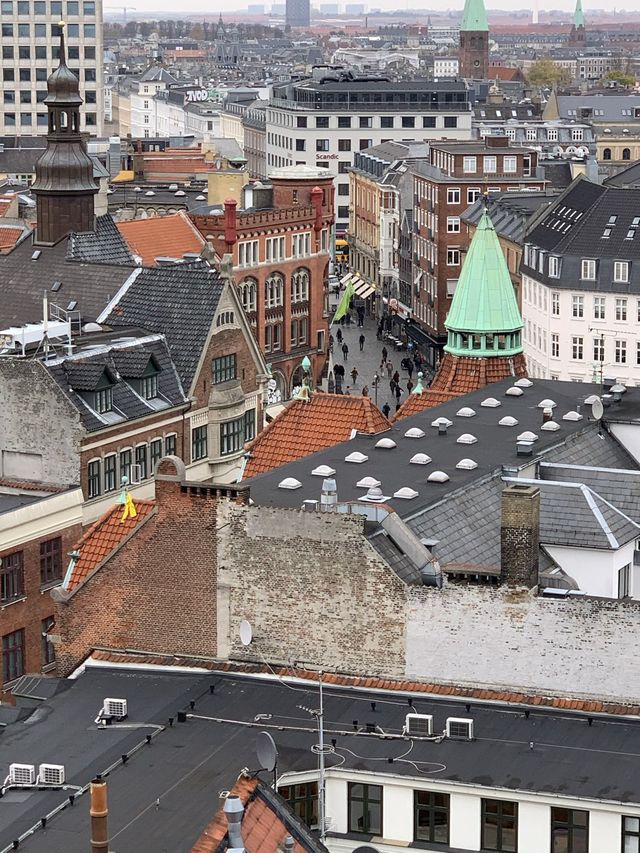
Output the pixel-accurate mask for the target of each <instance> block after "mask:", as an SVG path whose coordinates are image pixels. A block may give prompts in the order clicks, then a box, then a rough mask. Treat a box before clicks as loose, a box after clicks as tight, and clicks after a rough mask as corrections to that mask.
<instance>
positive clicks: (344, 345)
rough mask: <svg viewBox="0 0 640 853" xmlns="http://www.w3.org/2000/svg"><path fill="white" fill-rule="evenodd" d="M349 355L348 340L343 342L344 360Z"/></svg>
mask: <svg viewBox="0 0 640 853" xmlns="http://www.w3.org/2000/svg"><path fill="white" fill-rule="evenodd" d="M348 357H349V347H348V346H347V342H346V341H345V342H344V343H343V344H342V358H343V360H344V361H346V360H347V358H348Z"/></svg>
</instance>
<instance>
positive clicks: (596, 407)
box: [591, 397, 604, 421]
mask: <svg viewBox="0 0 640 853" xmlns="http://www.w3.org/2000/svg"><path fill="white" fill-rule="evenodd" d="M603 414H604V406H603V405H602V400H601V399H600V397H598V399H597V400H594V401H593V403H592V404H591V416H592V417H593V419H594V420H596V421H599V420H600V418H601V417H602V415H603Z"/></svg>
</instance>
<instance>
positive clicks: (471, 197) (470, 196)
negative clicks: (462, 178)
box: [467, 187, 482, 204]
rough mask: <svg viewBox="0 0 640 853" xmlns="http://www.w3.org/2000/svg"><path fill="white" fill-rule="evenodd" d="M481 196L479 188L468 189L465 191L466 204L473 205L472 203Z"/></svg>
mask: <svg viewBox="0 0 640 853" xmlns="http://www.w3.org/2000/svg"><path fill="white" fill-rule="evenodd" d="M481 195H482V190H481V189H480V187H469V188H468V189H467V204H473V203H474V201H475V200H476V199H477V198H478V197H479V196H481Z"/></svg>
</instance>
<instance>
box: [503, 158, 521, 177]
mask: <svg viewBox="0 0 640 853" xmlns="http://www.w3.org/2000/svg"><path fill="white" fill-rule="evenodd" d="M502 168H503V171H504V174H505V175H515V174H516V172H517V171H518V158H517V157H513V156H511V155H510V156H508V157H503V159H502Z"/></svg>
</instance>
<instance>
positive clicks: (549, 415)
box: [542, 406, 553, 424]
mask: <svg viewBox="0 0 640 853" xmlns="http://www.w3.org/2000/svg"><path fill="white" fill-rule="evenodd" d="M552 419H553V409H552V408H551V406H547V407H546V408H545V409H543V410H542V423H543V424H546V423H547V421H550V420H552Z"/></svg>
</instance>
